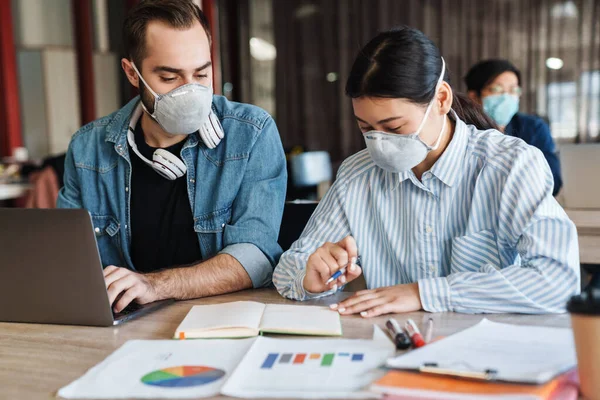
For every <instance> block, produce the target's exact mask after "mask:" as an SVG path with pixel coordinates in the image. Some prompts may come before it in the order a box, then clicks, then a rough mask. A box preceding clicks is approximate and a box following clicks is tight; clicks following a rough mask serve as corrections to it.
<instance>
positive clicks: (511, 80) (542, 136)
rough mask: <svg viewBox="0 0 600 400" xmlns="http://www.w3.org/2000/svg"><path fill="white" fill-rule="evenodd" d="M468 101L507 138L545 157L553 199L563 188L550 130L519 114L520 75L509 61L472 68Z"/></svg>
mask: <svg viewBox="0 0 600 400" xmlns="http://www.w3.org/2000/svg"><path fill="white" fill-rule="evenodd" d="M465 83H466V84H467V89H468V91H469V93H468V94H469V98H471V100H473V101H475V102H476V103H479V104H481V105H482V106H483V109H484V111H485V112H486V113H487V115H489V116H490V117H491V118H492V119H493V120H494V121H495V122H496V124H498V127H499V130H500V131H501V132H504V133H505V134H507V135H510V136H515V137H518V138H520V139H523V140H524V141H525V142H526V143H527V144H530V145H532V146H535V147H537V148H538V149H540V150H541V151H542V153H544V157H545V158H546V161H548V165H549V166H550V170H551V171H552V176H553V177H554V189H553V190H552V195H554V196H556V195H557V194H558V192H559V191H560V188H561V187H562V178H561V176H560V162H559V160H558V155H557V154H556V146H555V145H554V140H553V139H552V136H551V135H550V128H549V127H548V124H547V123H546V122H544V120H543V119H541V118H540V117H537V116H535V115H528V114H523V113H520V112H518V111H519V99H520V97H521V72H520V71H519V70H518V69H517V67H515V66H514V65H513V64H512V63H511V62H510V61H508V60H485V61H481V62H479V63H477V64H475V65H474V66H473V67H471V69H470V70H469V72H468V73H467V75H466V76H465Z"/></svg>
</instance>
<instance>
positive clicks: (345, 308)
mask: <svg viewBox="0 0 600 400" xmlns="http://www.w3.org/2000/svg"><path fill="white" fill-rule="evenodd" d="M331 308H332V309H333V310H337V311H338V312H339V313H340V314H342V315H350V314H358V313H360V315H361V317H364V318H371V317H376V316H378V315H383V314H396V313H405V312H412V311H419V310H421V309H422V308H423V305H422V304H421V297H420V295H419V284H418V283H410V284H407V285H396V286H388V287H383V288H379V289H374V290H361V291H360V292H356V294H355V295H354V296H352V297H350V298H348V299H346V300H344V301H342V302H341V303H339V304H332V305H331Z"/></svg>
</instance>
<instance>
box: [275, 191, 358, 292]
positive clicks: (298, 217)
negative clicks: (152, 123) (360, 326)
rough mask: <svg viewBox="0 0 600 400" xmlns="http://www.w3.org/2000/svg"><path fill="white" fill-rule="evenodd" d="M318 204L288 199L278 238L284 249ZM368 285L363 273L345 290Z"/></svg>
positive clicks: (294, 239) (293, 239)
mask: <svg viewBox="0 0 600 400" xmlns="http://www.w3.org/2000/svg"><path fill="white" fill-rule="evenodd" d="M318 205H319V202H318V201H306V200H304V201H303V200H297V201H286V203H285V207H284V209H283V219H282V221H281V230H280V231H279V239H278V240H277V242H278V243H279V245H280V246H281V248H282V249H283V251H287V250H288V249H289V248H290V247H291V246H292V244H293V243H294V242H295V241H296V240H298V238H299V237H300V235H301V234H302V231H303V230H304V228H305V227H306V224H307V223H308V220H309V219H310V217H311V215H312V214H313V212H314V211H315V209H316V208H317V206H318ZM366 287H367V285H366V283H365V278H364V277H363V276H362V275H361V276H360V277H359V278H358V279H356V280H354V281H353V282H350V283H349V284H348V285H346V286H345V287H344V291H345V292H356V291H359V290H363V289H366Z"/></svg>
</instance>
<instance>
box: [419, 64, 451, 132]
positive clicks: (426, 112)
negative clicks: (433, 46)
mask: <svg viewBox="0 0 600 400" xmlns="http://www.w3.org/2000/svg"><path fill="white" fill-rule="evenodd" d="M444 72H446V61H445V60H444V57H442V73H441V74H440V77H439V78H438V81H437V84H436V85H435V93H434V95H433V99H431V102H430V103H429V105H428V106H427V111H425V115H424V116H423V119H422V120H421V124H420V125H419V128H418V129H417V132H416V133H417V136H419V134H420V133H421V129H423V126H424V125H425V122H426V121H427V117H428V116H429V112H430V111H431V109H432V107H433V102H434V101H435V97H436V95H437V91H438V89H439V88H440V86H441V85H442V82H443V81H444ZM438 141H439V139H438ZM438 144H439V143H438Z"/></svg>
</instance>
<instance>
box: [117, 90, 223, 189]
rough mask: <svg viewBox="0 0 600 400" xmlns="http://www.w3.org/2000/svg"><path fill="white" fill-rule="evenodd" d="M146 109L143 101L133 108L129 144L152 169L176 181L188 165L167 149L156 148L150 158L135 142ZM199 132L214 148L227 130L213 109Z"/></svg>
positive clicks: (208, 144)
mask: <svg viewBox="0 0 600 400" xmlns="http://www.w3.org/2000/svg"><path fill="white" fill-rule="evenodd" d="M143 112H144V109H143V107H142V102H141V101H140V102H139V104H138V105H137V106H136V108H135V110H133V114H131V120H130V121H129V129H128V131H127V141H128V142H129V145H130V146H131V148H132V149H133V152H134V153H135V154H137V156H138V157H139V158H140V159H141V160H142V161H143V162H145V163H146V164H148V165H149V166H150V167H152V169H154V170H155V171H156V172H157V173H158V174H160V175H161V176H163V177H164V178H167V179H169V180H172V181H174V180H175V179H177V178H181V177H182V176H184V175H185V174H186V172H187V167H186V166H185V164H184V163H183V161H181V160H180V159H179V157H177V156H176V155H174V154H172V153H170V152H168V151H167V150H165V149H156V150H154V154H152V161H150V160H148V159H147V158H146V157H144V156H143V155H142V153H140V151H139V150H138V148H137V146H136V144H135V138H134V133H135V126H136V125H137V123H138V121H139V119H140V117H141V116H142V113H143ZM198 133H199V135H200V138H201V139H202V141H203V142H204V144H205V145H206V147H208V148H209V149H214V148H215V147H217V146H218V145H219V143H221V140H223V138H224V137H225V132H224V131H223V127H222V126H221V121H219V118H218V117H217V116H216V115H215V113H214V112H212V110H211V111H210V114H209V115H208V121H206V123H205V124H204V125H203V126H201V127H200V128H199V129H198Z"/></svg>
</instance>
